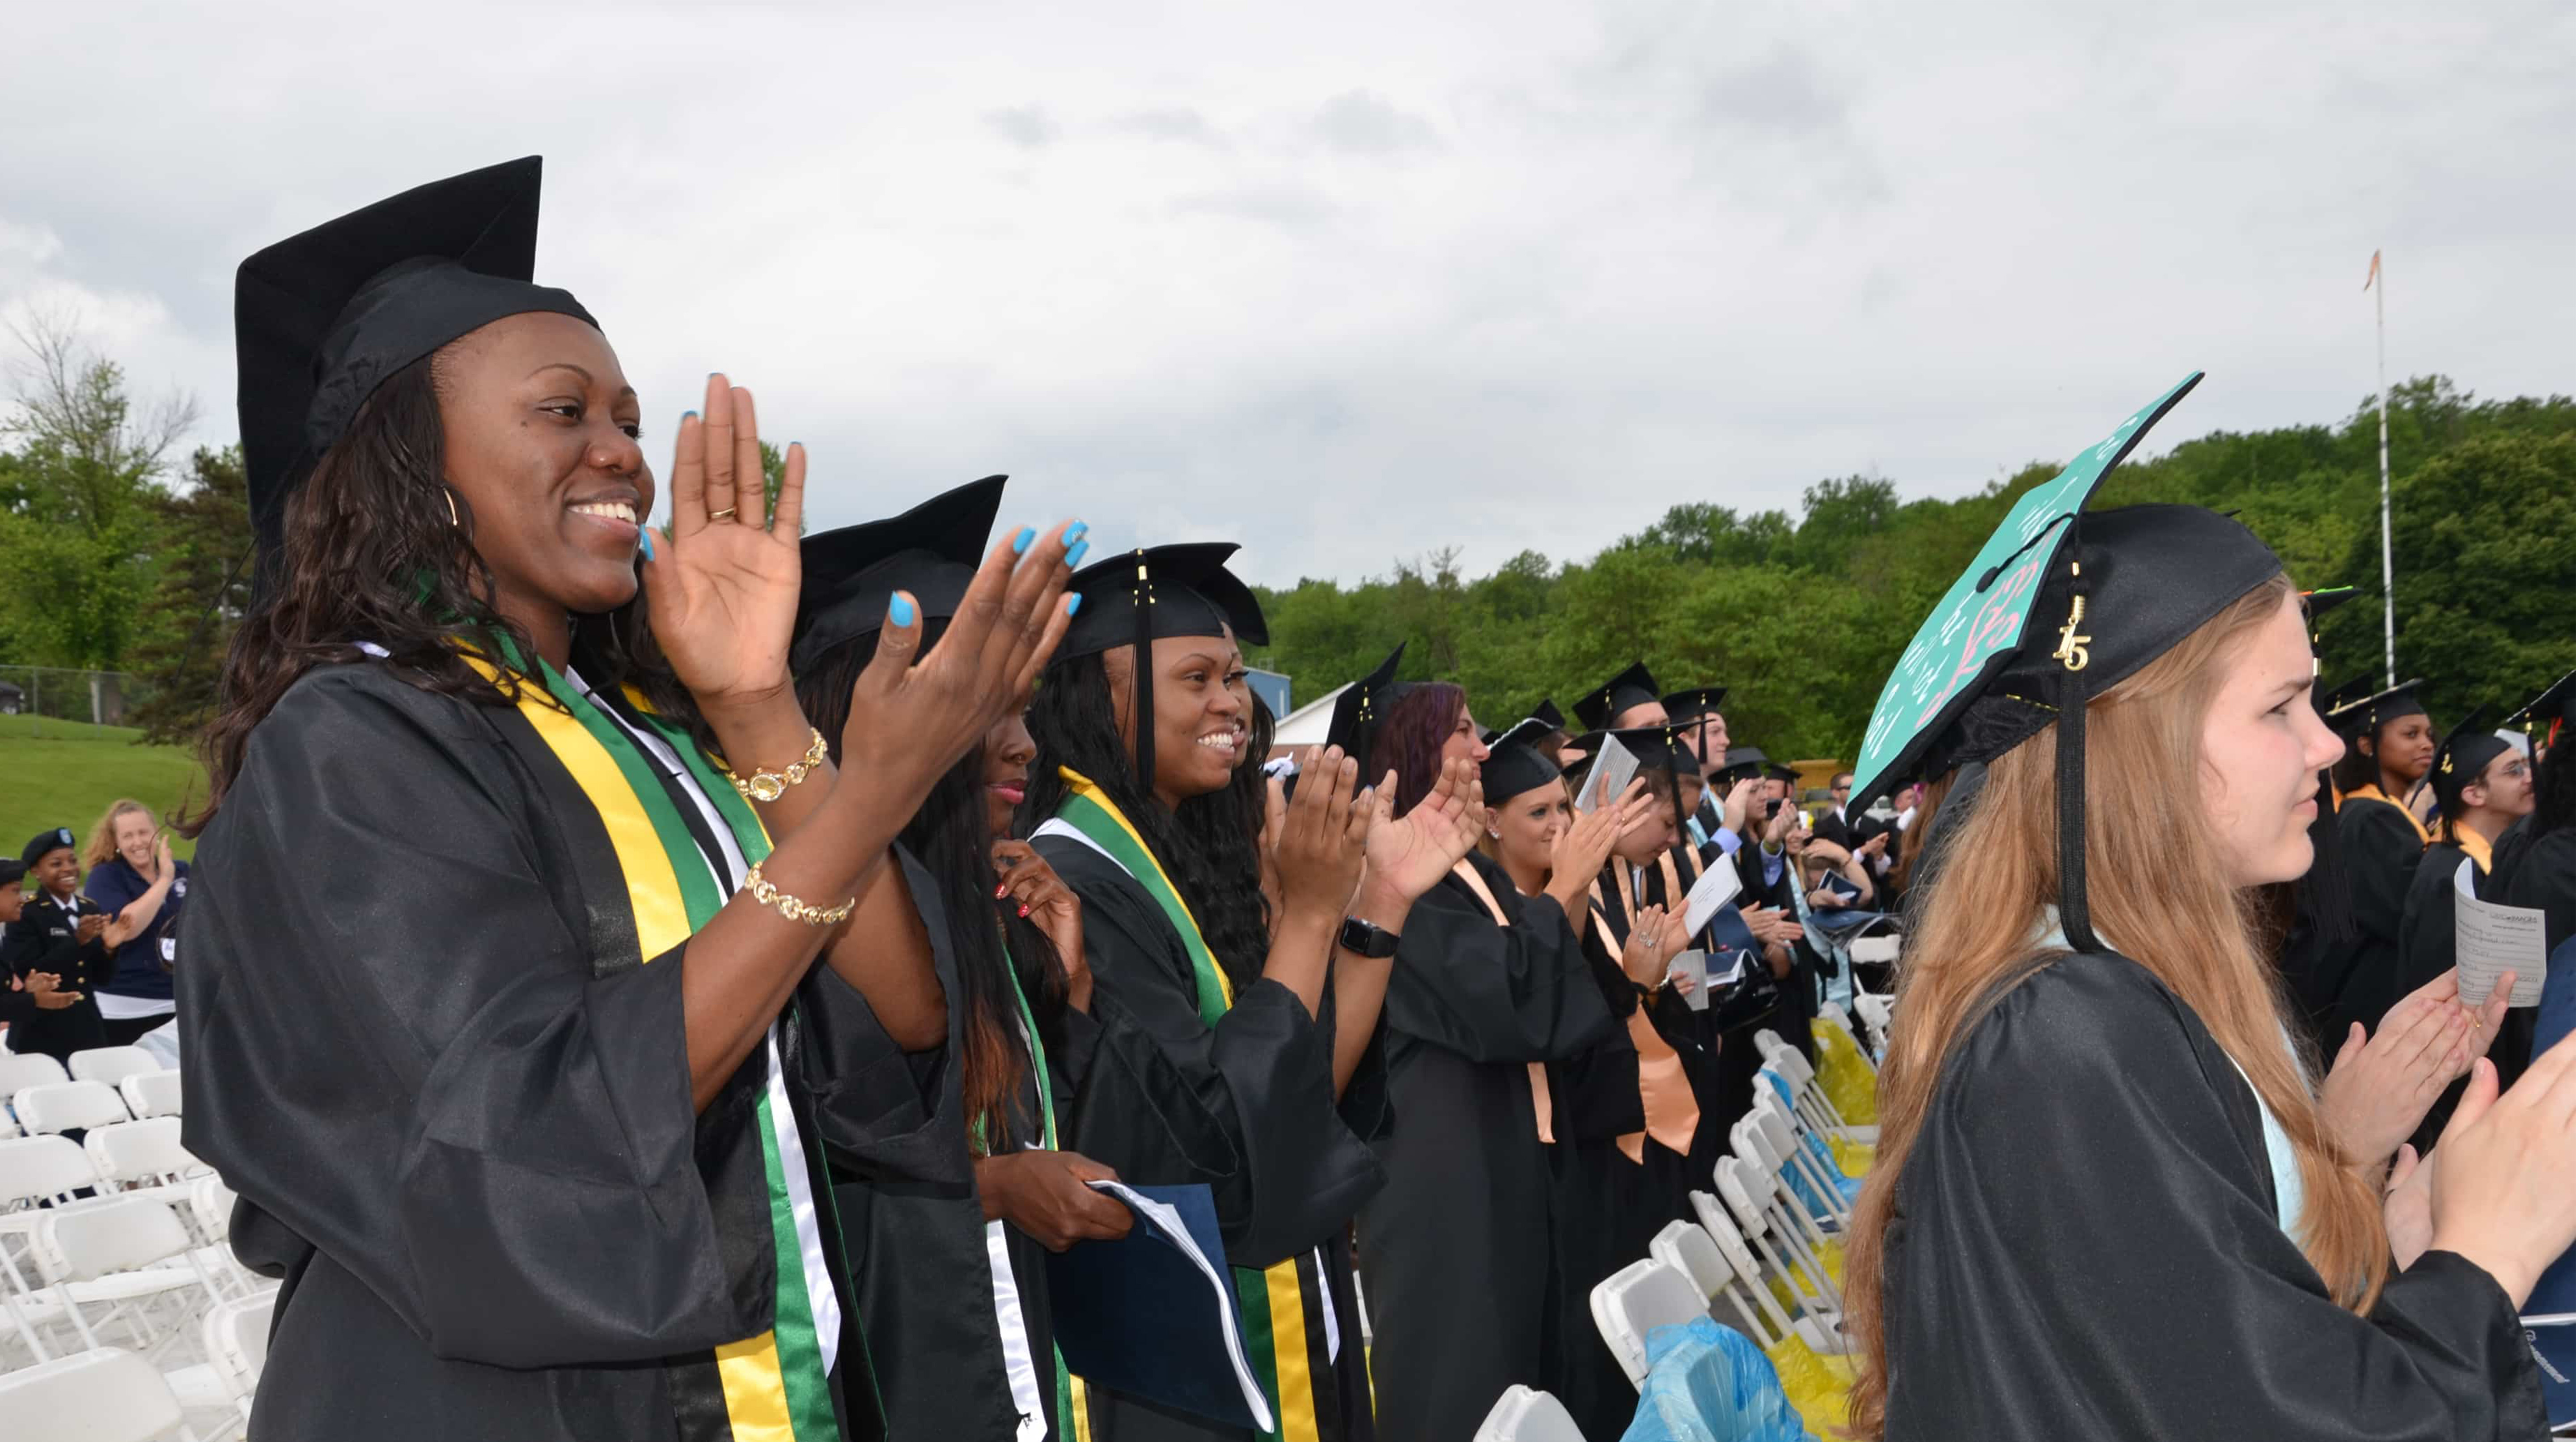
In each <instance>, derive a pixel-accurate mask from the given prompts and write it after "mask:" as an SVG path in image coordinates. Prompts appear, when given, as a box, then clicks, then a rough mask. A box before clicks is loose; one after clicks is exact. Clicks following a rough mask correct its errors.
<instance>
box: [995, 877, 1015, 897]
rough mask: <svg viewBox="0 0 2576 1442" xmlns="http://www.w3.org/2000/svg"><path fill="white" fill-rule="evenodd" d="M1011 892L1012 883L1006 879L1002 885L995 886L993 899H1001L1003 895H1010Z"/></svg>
mask: <svg viewBox="0 0 2576 1442" xmlns="http://www.w3.org/2000/svg"><path fill="white" fill-rule="evenodd" d="M1010 894H1011V884H1010V883H1009V882H1007V881H1005V882H1003V883H1002V884H1001V885H999V886H996V887H994V888H993V899H994V900H995V901H999V900H1001V899H1002V898H1003V897H1005V896H1008V895H1010Z"/></svg>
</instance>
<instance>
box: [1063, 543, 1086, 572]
mask: <svg viewBox="0 0 2576 1442" xmlns="http://www.w3.org/2000/svg"><path fill="white" fill-rule="evenodd" d="M1090 549H1091V543H1090V542H1089V541H1076V542H1074V543H1073V549H1072V550H1070V551H1067V552H1065V553H1064V563H1065V564H1066V565H1068V566H1073V567H1077V568H1078V567H1080V566H1081V565H1082V554H1083V552H1085V551H1088V550H1090Z"/></svg>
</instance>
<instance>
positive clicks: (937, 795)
mask: <svg viewBox="0 0 2576 1442" xmlns="http://www.w3.org/2000/svg"><path fill="white" fill-rule="evenodd" d="M946 629H947V623H946V622H944V621H938V620H933V621H931V622H929V623H927V624H926V625H925V626H924V627H923V632H922V640H921V644H922V645H923V647H924V648H928V647H930V646H932V645H935V644H937V642H938V639H939V633H940V632H942V631H944V630H946ZM876 650H877V638H876V636H875V634H873V633H871V634H869V635H866V636H862V637H860V638H858V639H857V640H854V641H851V642H849V643H847V644H845V645H841V646H836V647H834V648H832V650H830V651H829V652H827V653H825V654H824V655H823V657H822V658H821V659H820V660H818V661H816V662H815V663H814V664H813V665H811V666H808V667H806V668H805V672H804V674H803V675H801V676H798V677H797V678H796V698H797V700H798V701H799V702H801V703H803V705H804V708H805V716H806V719H808V720H809V721H811V722H812V723H813V724H814V727H815V729H817V730H819V731H821V732H822V733H823V737H824V741H825V744H826V745H827V746H828V747H829V748H830V750H831V753H832V761H833V764H835V765H838V764H839V763H840V759H841V728H842V727H843V726H845V725H847V724H849V719H850V690H851V688H852V687H853V686H855V685H857V684H858V679H859V673H860V672H861V671H864V670H866V669H867V665H868V662H869V661H870V660H872V659H874V657H875V656H876ZM984 759H985V758H984V745H983V743H982V742H981V741H980V740H979V741H978V742H977V743H976V744H975V747H974V749H972V750H970V751H968V752H967V753H966V756H965V759H964V760H961V761H959V762H958V763H957V764H956V765H954V766H951V767H949V768H948V771H947V773H946V774H945V775H943V776H941V777H940V778H939V781H938V783H937V784H935V785H933V786H932V787H931V788H930V796H929V799H927V800H925V801H923V802H922V803H921V809H920V810H918V811H916V812H914V813H913V814H912V819H911V820H910V821H907V822H905V823H904V826H903V830H902V832H901V833H900V835H899V839H900V840H901V842H902V843H903V847H904V849H905V850H907V851H909V852H911V853H912V855H913V857H914V859H915V860H918V861H919V862H920V863H921V864H922V866H923V867H924V868H925V869H926V870H928V871H929V872H930V875H931V878H932V880H933V881H934V882H935V883H936V884H937V886H938V888H939V907H940V910H941V911H942V912H943V913H944V914H945V915H946V916H947V918H948V944H949V947H950V949H951V950H952V952H953V953H954V954H955V956H956V958H957V990H958V995H956V996H953V997H951V998H949V1004H950V1005H952V1006H955V1007H957V1008H958V1009H959V1011H960V1012H961V1013H962V1014H963V1017H964V1024H963V1025H962V1026H961V1027H960V1028H959V1034H960V1035H961V1036H963V1037H964V1039H965V1045H964V1048H963V1050H964V1053H965V1055H964V1057H963V1058H962V1063H961V1064H962V1066H963V1072H962V1080H963V1083H964V1090H965V1098H966V1117H967V1125H968V1127H969V1129H970V1130H969V1133H968V1135H969V1138H970V1140H971V1141H972V1142H973V1143H974V1145H975V1146H976V1149H977V1150H978V1152H979V1153H980V1154H982V1155H985V1156H998V1155H1002V1154H1004V1153H1007V1152H1011V1151H1014V1150H1017V1149H1018V1148H1019V1147H1020V1146H1022V1145H1023V1144H1036V1143H1039V1142H1042V1141H1043V1140H1044V1139H1043V1138H1041V1137H1020V1136H1016V1135H1014V1130H1015V1129H1014V1127H1013V1125H1012V1119H1011V1099H1012V1097H1013V1096H1015V1095H1017V1093H1018V1091H1019V1087H1020V1084H1021V1082H1022V1081H1023V1080H1024V1079H1025V1078H1026V1077H1027V1076H1028V1071H1029V1068H1028V1060H1027V1052H1026V1049H1025V1048H1023V1047H1022V1046H1021V1045H1020V1044H1019V1043H1018V1041H1016V1040H1015V1038H1016V1037H1018V1035H1019V1030H1020V1017H1019V1009H1018V1007H1017V1006H1016V1005H1014V1004H1013V1002H1012V1000H1011V974H1012V973H1013V972H1016V973H1017V974H1018V977H1019V984H1020V987H1021V990H1022V992H1023V993H1024V994H1025V995H1026V996H1027V997H1028V999H1029V1010H1030V1012H1031V1013H1032V1014H1033V1015H1034V1016H1035V1018H1036V1020H1037V1024H1038V1034H1039V1040H1040V1041H1041V1042H1042V1043H1043V1044H1044V1045H1046V1046H1048V1047H1049V1048H1051V1049H1054V1050H1055V1051H1056V1053H1057V1054H1058V1055H1061V1054H1062V1047H1063V1041H1064V1038H1063V1022H1064V972H1063V969H1062V967H1061V966H1060V965H1059V964H1058V961H1057V958H1056V951H1055V945H1054V943H1052V942H1050V941H1048V940H1047V936H1046V933H1045V932H1044V931H1041V930H1040V929H1039V928H1038V927H1037V925H1036V924H1035V923H1033V922H1031V921H1029V920H1028V919H1027V918H1025V917H1022V916H1021V915H1020V914H1019V908H1018V906H1017V905H1005V904H1004V903H1002V902H999V901H996V900H995V899H994V897H993V886H994V879H995V872H994V870H993V841H994V839H995V838H994V837H993V835H992V826H991V823H990V822H989V821H988V820H987V819H986V817H985V812H984Z"/></svg>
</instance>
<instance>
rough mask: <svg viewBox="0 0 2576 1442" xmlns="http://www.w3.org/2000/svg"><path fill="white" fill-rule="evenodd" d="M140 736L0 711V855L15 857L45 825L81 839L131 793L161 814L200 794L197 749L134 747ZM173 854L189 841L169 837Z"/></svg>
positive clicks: (202, 783) (188, 849)
mask: <svg viewBox="0 0 2576 1442" xmlns="http://www.w3.org/2000/svg"><path fill="white" fill-rule="evenodd" d="M140 734H141V733H139V732H137V731H134V730H132V729H130V728H128V727H123V726H89V725H84V724H82V723H79V722H74V721H56V720H53V719H51V718H47V719H45V720H44V721H42V722H41V723H40V722H39V721H38V720H37V719H36V718H35V717H32V716H0V852H5V853H6V854H8V855H11V856H15V855H16V854H17V853H18V848H19V847H21V846H24V845H25V844H26V842H27V838H28V837H31V836H33V835H35V834H36V833H37V832H39V831H41V830H43V829H44V828H46V827H48V826H68V827H70V828H71V829H72V831H73V833H74V834H75V835H77V836H79V837H80V838H81V839H83V840H87V839H88V837H89V829H90V828H91V827H92V826H95V825H97V824H98V818H99V817H100V816H102V815H105V814H106V812H107V808H108V806H109V804H110V803H112V802H114V801H115V800H116V799H117V798H118V797H121V796H131V797H133V798H134V799H135V800H137V801H140V802H142V803H143V804H144V805H146V806H149V807H151V808H152V809H153V810H154V811H155V812H156V813H159V814H160V815H162V816H164V817H166V816H168V815H169V814H170V813H171V812H173V811H174V810H176V809H177V808H178V807H179V805H180V803H181V802H182V801H186V802H189V803H191V804H194V803H196V802H199V801H202V800H204V799H205V795H206V778H205V773H204V771H203V770H202V769H200V768H199V767H198V765H197V758H196V755H195V753H194V752H192V751H189V750H187V749H185V748H182V747H177V746H137V745H135V744H134V739H135V737H136V736H138V735H140ZM170 850H171V852H172V854H174V855H178V856H187V855H190V854H191V853H193V852H194V851H195V850H196V845H195V843H193V842H190V841H186V840H183V839H181V838H178V837H175V836H174V837H172V838H171V841H170Z"/></svg>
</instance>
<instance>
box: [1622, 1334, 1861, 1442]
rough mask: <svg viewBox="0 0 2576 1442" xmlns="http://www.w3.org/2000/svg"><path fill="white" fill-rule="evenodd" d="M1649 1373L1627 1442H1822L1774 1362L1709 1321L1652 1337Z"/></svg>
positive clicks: (1625, 1435)
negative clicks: (1804, 1422) (1803, 1419)
mask: <svg viewBox="0 0 2576 1442" xmlns="http://www.w3.org/2000/svg"><path fill="white" fill-rule="evenodd" d="M1646 1366H1647V1372H1646V1386H1645V1389H1644V1394H1643V1395H1642V1396H1640V1397H1639V1398H1638V1399H1637V1416H1636V1420H1634V1421H1632V1422H1630V1423H1629V1424H1628V1430H1627V1431H1626V1432H1624V1433H1622V1434H1621V1442H1816V1438H1815V1435H1814V1434H1813V1433H1810V1432H1809V1431H1807V1429H1806V1428H1805V1426H1803V1425H1802V1424H1801V1423H1800V1422H1799V1420H1798V1414H1797V1412H1796V1410H1795V1409H1793V1408H1791V1407H1790V1405H1789V1398H1788V1396H1787V1395H1786V1394H1785V1393H1783V1392H1782V1391H1781V1390H1780V1376H1779V1374H1778V1373H1776V1372H1774V1371H1772V1370H1771V1361H1770V1359H1769V1358H1767V1357H1765V1356H1763V1355H1762V1353H1761V1350H1760V1349H1759V1348H1756V1347H1755V1346H1754V1345H1753V1343H1752V1341H1751V1340H1750V1339H1749V1338H1747V1337H1745V1336H1744V1334H1742V1333H1740V1332H1732V1331H1729V1330H1727V1329H1726V1328H1724V1327H1721V1326H1719V1325H1718V1324H1717V1323H1716V1322H1715V1321H1713V1320H1711V1319H1709V1318H1707V1317H1694V1318H1692V1319H1691V1320H1690V1321H1688V1322H1684V1323H1682V1324H1681V1325H1680V1326H1678V1327H1657V1328H1656V1329H1655V1330H1653V1331H1651V1332H1649V1333H1647V1334H1646Z"/></svg>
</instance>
